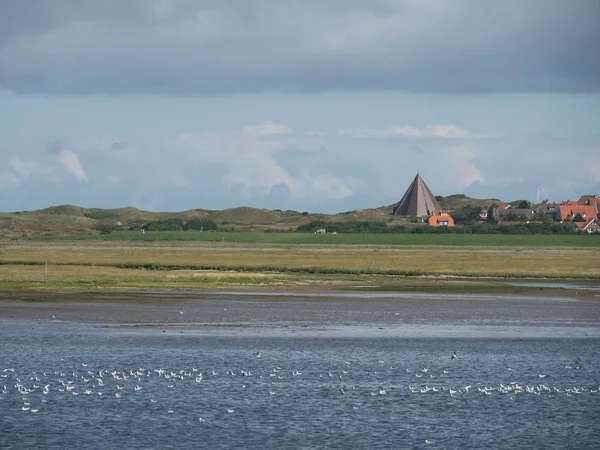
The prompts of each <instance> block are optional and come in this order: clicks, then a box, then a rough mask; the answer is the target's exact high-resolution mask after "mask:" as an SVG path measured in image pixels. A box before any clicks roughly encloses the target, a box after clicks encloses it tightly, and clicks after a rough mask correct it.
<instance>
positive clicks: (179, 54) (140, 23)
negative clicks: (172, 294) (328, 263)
mask: <svg viewBox="0 0 600 450" xmlns="http://www.w3.org/2000/svg"><path fill="white" fill-rule="evenodd" d="M599 54H600V2H598V1H597V0H578V1H571V0H529V1H526V2H524V1H521V0H505V1H502V2H496V1H494V2H492V1H478V0H450V1H447V0H370V1H368V2H367V1H358V0H327V1H323V0H228V1H222V0H104V1H97V0H26V1H23V0H1V1H0V211H18V210H32V209H37V208H43V207H47V206H51V205H56V204H67V203H68V204H76V205H81V206H86V207H106V208H109V207H110V208H112V207H121V206H135V207H138V208H142V209H149V210H155V211H156V210H161V211H180V210H185V209H191V208H208V209H224V208H229V207H234V206H240V205H248V206H256V207H266V208H279V209H296V210H301V211H305V210H306V211H315V212H339V211H345V210H351V209H359V208H368V207H375V206H380V205H387V204H391V203H394V202H395V201H398V200H399V199H400V197H401V196H402V194H403V193H404V191H405V190H406V188H407V187H408V185H409V184H410V182H411V181H412V178H413V177H414V176H415V174H416V173H417V172H419V173H421V175H422V176H423V178H424V179H425V181H426V182H427V183H428V185H429V187H430V188H431V189H432V191H433V192H434V193H435V194H437V195H449V194H454V193H464V194H467V195H469V196H474V197H486V198H487V197H495V198H500V199H502V200H507V201H508V200H514V199H528V200H530V199H534V200H535V198H536V195H537V190H538V188H542V189H543V190H542V197H546V198H550V199H552V200H564V199H567V198H578V197H579V196H580V195H581V194H593V193H600V57H599V56H598V55H599Z"/></svg>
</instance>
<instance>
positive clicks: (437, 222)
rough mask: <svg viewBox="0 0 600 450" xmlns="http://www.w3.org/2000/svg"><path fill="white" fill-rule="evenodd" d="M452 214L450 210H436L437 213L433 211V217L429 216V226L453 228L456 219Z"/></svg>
mask: <svg viewBox="0 0 600 450" xmlns="http://www.w3.org/2000/svg"><path fill="white" fill-rule="evenodd" d="M451 212H452V211H450V210H439V209H436V210H435V211H433V215H432V216H429V219H427V222H428V223H429V226H431V227H442V226H445V227H453V226H454V219H453V218H452V216H451V215H450V213H451Z"/></svg>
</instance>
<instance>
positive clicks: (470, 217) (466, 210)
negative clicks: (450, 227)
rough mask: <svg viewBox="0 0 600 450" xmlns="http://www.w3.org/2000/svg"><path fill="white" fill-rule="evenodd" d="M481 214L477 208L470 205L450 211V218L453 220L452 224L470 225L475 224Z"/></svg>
mask: <svg viewBox="0 0 600 450" xmlns="http://www.w3.org/2000/svg"><path fill="white" fill-rule="evenodd" d="M479 213H481V208H480V207H479V206H477V207H473V206H471V205H466V206H463V207H462V208H460V209H457V210H455V211H452V213H450V216H452V218H453V219H454V223H457V224H458V223H470V222H475V221H476V220H477V218H478V217H479Z"/></svg>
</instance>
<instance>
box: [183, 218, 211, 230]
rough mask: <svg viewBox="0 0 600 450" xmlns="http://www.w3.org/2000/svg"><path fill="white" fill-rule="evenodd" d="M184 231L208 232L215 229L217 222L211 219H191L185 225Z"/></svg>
mask: <svg viewBox="0 0 600 450" xmlns="http://www.w3.org/2000/svg"><path fill="white" fill-rule="evenodd" d="M185 229H186V230H202V231H210V230H216V229H217V222H215V221H214V220H213V219H193V220H190V221H188V223H186V224H185Z"/></svg>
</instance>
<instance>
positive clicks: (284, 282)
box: [0, 232, 600, 292]
mask: <svg viewBox="0 0 600 450" xmlns="http://www.w3.org/2000/svg"><path fill="white" fill-rule="evenodd" d="M191 238H193V240H191ZM142 239H143V240H142ZM599 261H600V239H597V238H595V237H592V236H543V235H535V236H506V235H341V234H340V235H313V234H298V233H190V232H184V233H177V232H172V233H168V232H165V233H149V234H145V235H143V234H141V233H132V232H130V233H114V234H112V235H108V236H99V235H89V236H85V237H81V236H79V237H73V236H71V237H68V238H66V237H63V238H53V239H51V240H48V239H18V240H14V239H11V240H2V241H0V288H4V289H20V288H44V287H47V288H90V287H96V286H102V287H116V288H117V287H119V288H218V287H251V286H260V287H268V286H280V287H281V286H296V287H302V286H325V287H331V286H333V287H343V286H348V285H365V284H366V285H370V284H373V285H379V286H382V288H386V289H395V288H397V289H403V290H425V291H438V290H443V291H465V292H467V291H495V292H523V291H527V290H529V289H530V288H513V287H507V286H504V285H501V284H499V283H498V282H497V281H495V280H493V279H498V278H500V279H515V278H518V279H522V278H538V279H541V278H549V279H572V280H593V281H599V280H600V264H599ZM46 263H48V268H47V272H46ZM483 278H487V279H483ZM491 279H492V280H491Z"/></svg>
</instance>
